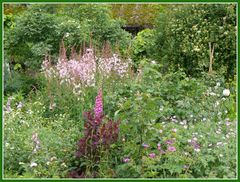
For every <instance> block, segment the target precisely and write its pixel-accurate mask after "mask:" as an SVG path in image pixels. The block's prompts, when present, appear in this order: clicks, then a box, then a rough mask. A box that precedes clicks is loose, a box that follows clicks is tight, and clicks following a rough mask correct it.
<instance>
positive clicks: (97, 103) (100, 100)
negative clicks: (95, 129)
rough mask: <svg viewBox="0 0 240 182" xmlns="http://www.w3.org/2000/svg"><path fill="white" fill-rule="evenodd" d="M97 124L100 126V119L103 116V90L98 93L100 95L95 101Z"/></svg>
mask: <svg viewBox="0 0 240 182" xmlns="http://www.w3.org/2000/svg"><path fill="white" fill-rule="evenodd" d="M94 114H95V122H96V123H98V124H99V122H100V118H101V116H102V115H103V98H102V89H100V90H99V91H98V95H97V97H96V99H95V108H94Z"/></svg>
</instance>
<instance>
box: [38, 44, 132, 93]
mask: <svg viewBox="0 0 240 182" xmlns="http://www.w3.org/2000/svg"><path fill="white" fill-rule="evenodd" d="M62 44H63V43H62ZM130 62H131V60H130V59H128V60H127V61H123V60H122V59H120V57H119V56H118V55H117V54H112V56H110V55H109V56H103V58H102V57H99V58H98V57H96V56H95V55H94V50H93V49H90V48H88V49H86V51H85V52H84V54H83V55H81V54H79V55H77V54H76V53H74V52H73V53H72V54H71V56H70V59H69V60H68V59H67V57H66V50H65V48H64V45H62V49H61V51H60V56H59V59H58V62H57V64H56V65H51V61H50V59H49V57H48V56H46V57H45V60H44V61H43V63H42V71H43V72H44V75H45V77H46V78H47V79H51V78H58V79H59V80H60V84H67V85H71V86H73V92H74V93H75V94H78V95H79V94H80V93H81V88H82V87H92V86H95V85H96V81H97V75H98V76H101V78H108V77H109V76H110V75H112V74H116V75H118V76H119V77H124V76H125V75H127V72H128V70H129V67H130Z"/></svg>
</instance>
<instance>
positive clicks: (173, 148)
mask: <svg viewBox="0 0 240 182" xmlns="http://www.w3.org/2000/svg"><path fill="white" fill-rule="evenodd" d="M168 151H169V152H175V151H176V148H175V147H174V146H168Z"/></svg>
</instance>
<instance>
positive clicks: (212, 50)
mask: <svg viewBox="0 0 240 182" xmlns="http://www.w3.org/2000/svg"><path fill="white" fill-rule="evenodd" d="M208 44H209V58H210V60H209V70H208V73H209V74H212V73H213V68H212V66H213V62H214V60H213V58H214V57H213V54H214V45H213V46H211V42H209V43H208Z"/></svg>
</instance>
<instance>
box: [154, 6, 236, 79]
mask: <svg viewBox="0 0 240 182" xmlns="http://www.w3.org/2000/svg"><path fill="white" fill-rule="evenodd" d="M170 8H172V10H173V11H171V13H169V14H166V13H165V14H163V13H162V14H161V15H160V16H159V18H158V23H157V32H158V35H157V39H156V46H157V47H158V53H159V59H161V60H162V61H163V63H164V62H166V64H167V65H166V67H167V66H168V67H169V65H171V66H173V67H174V69H175V70H176V69H178V67H179V66H180V67H181V68H183V69H184V71H185V72H186V73H187V74H190V75H199V73H201V72H202V71H207V70H208V69H209V62H210V61H209V59H210V56H209V51H210V50H211V51H213V49H214V53H213V57H214V63H213V70H214V71H217V72H218V71H219V70H220V69H221V67H222V68H224V67H225V68H224V71H225V73H224V74H225V76H226V77H227V78H230V77H233V75H234V67H235V66H236V61H235V60H236V13H235V11H236V6H235V5H233V4H211V5H210V4H202V5H199V4H198V5H175V6H174V7H172V6H171V7H170ZM209 46H210V47H209ZM229 46H230V47H229ZM213 47H214V48H213ZM210 48H211V49H210Z"/></svg>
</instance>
